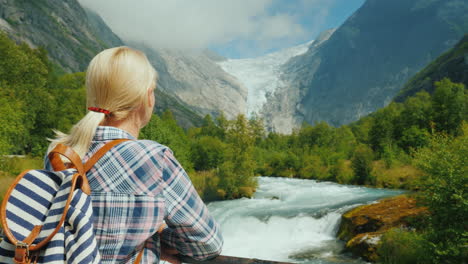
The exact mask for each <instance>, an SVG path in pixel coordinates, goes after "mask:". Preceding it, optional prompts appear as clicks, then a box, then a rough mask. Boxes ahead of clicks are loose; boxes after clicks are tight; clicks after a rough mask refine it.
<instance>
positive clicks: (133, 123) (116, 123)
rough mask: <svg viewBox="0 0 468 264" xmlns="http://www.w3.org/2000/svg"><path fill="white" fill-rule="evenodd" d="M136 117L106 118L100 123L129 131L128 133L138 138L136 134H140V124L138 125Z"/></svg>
mask: <svg viewBox="0 0 468 264" xmlns="http://www.w3.org/2000/svg"><path fill="white" fill-rule="evenodd" d="M136 119H137V118H131V117H129V118H125V119H123V120H114V119H112V118H108V119H107V118H106V119H105V120H104V122H102V125H104V126H112V127H116V128H119V129H122V130H124V131H126V132H127V133H129V134H130V135H132V136H134V137H135V138H138V134H140V129H141V126H140V125H139V123H140V122H138V120H136Z"/></svg>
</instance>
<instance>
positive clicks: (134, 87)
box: [46, 47, 223, 263]
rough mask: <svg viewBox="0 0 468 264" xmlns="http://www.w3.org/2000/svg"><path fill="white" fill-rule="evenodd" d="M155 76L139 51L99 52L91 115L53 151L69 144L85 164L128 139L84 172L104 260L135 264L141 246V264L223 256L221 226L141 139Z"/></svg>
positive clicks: (168, 154)
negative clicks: (106, 147) (108, 146)
mask: <svg viewBox="0 0 468 264" xmlns="http://www.w3.org/2000/svg"><path fill="white" fill-rule="evenodd" d="M156 79H157V73H156V71H155V70H154V69H153V67H152V66H151V64H150V63H149V61H148V59H147V58H146V56H145V55H144V54H143V53H142V52H140V51H137V50H133V49H131V48H128V47H118V48H112V49H107V50H104V51H102V52H101V53H99V54H98V55H97V56H96V57H94V59H93V60H92V61H91V63H90V65H89V67H88V70H87V73H86V88H87V106H88V109H89V110H90V111H89V112H88V113H87V114H86V116H85V117H83V119H81V120H80V121H79V122H78V123H77V124H76V125H74V126H73V128H72V129H71V131H70V134H68V135H67V134H63V133H57V138H56V139H54V140H52V143H51V146H50V148H49V149H52V148H53V147H54V146H55V145H57V144H59V143H62V144H64V145H67V146H70V147H72V148H73V149H74V150H75V151H76V152H77V153H78V154H79V155H80V157H81V158H82V160H83V162H86V161H87V160H88V159H89V158H90V157H91V156H92V155H93V154H94V153H96V152H97V150H99V149H100V148H101V147H102V146H103V145H104V144H105V143H107V142H109V141H111V140H114V139H129V140H128V141H125V142H123V143H120V144H119V145H117V146H116V147H114V148H112V149H111V150H110V151H109V152H107V154H106V155H105V156H104V157H103V158H101V159H100V160H99V161H98V163H96V165H95V166H94V167H93V169H91V170H90V171H89V172H88V174H87V177H88V181H89V184H90V186H91V190H92V194H91V196H92V200H93V212H94V218H95V219H94V229H95V234H96V238H97V241H98V245H99V249H100V253H101V258H102V263H115V262H118V263H133V262H134V261H135V259H136V256H137V255H138V252H139V250H140V249H141V248H142V247H143V246H144V253H143V258H142V263H158V262H159V260H160V259H161V258H162V259H166V260H169V261H170V262H171V263H180V262H179V261H178V259H177V258H176V257H175V256H174V255H173V254H181V255H185V256H189V257H192V258H194V259H198V260H203V259H207V258H211V257H214V256H217V255H218V254H219V253H220V251H221V247H222V243H223V240H222V237H221V234H220V230H219V227H218V225H217V223H216V222H215V221H214V220H213V218H212V217H211V216H210V214H209V212H208V210H207V208H206V206H205V205H204V203H203V202H202V200H201V199H200V197H199V196H198V194H197V192H196V191H195V189H194V187H193V185H192V183H191V182H190V179H189V178H188V176H187V174H186V173H185V171H184V170H183V168H182V167H181V166H180V164H179V163H178V162H177V160H176V159H175V158H174V156H173V154H172V151H171V150H170V149H169V148H167V147H166V146H163V145H160V144H158V143H157V142H154V141H150V140H137V138H138V134H139V131H140V129H141V128H143V127H144V126H145V125H146V124H147V123H148V122H149V120H150V118H151V115H152V113H153V107H154V104H155V98H154V89H155V88H156ZM46 168H48V169H50V165H49V164H48V162H46ZM164 227H165V228H164ZM162 228H164V229H162ZM160 229H161V230H162V232H158V230H160ZM161 245H162V246H163V248H166V250H163V252H162V254H161Z"/></svg>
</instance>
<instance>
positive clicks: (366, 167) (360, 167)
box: [351, 145, 374, 185]
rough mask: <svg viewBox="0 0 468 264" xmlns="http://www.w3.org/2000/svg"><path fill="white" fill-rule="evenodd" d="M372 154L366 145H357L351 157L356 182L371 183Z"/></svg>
mask: <svg viewBox="0 0 468 264" xmlns="http://www.w3.org/2000/svg"><path fill="white" fill-rule="evenodd" d="M373 160H374V154H373V152H372V149H370V148H369V147H367V146H366V145H359V146H358V147H357V148H356V151H355V152H354V155H353V158H352V159H351V167H352V168H353V171H354V175H355V177H354V182H355V183H356V184H360V185H362V184H366V183H371V171H372V161H373Z"/></svg>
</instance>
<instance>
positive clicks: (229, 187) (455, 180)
mask: <svg viewBox="0 0 468 264" xmlns="http://www.w3.org/2000/svg"><path fill="white" fill-rule="evenodd" d="M0 56H1V58H2V59H1V60H0V94H1V96H0V113H1V114H0V122H1V124H2V126H0V182H1V183H2V188H6V187H7V186H8V184H7V183H8V182H11V180H12V179H13V178H14V177H15V176H16V174H18V173H19V172H20V171H21V170H22V169H24V168H31V166H35V167H37V168H39V167H41V166H42V159H43V156H44V154H45V152H46V150H47V146H48V141H47V138H52V137H53V136H54V130H58V131H63V132H67V131H68V130H69V129H70V127H71V126H72V125H73V124H74V123H76V122H77V121H78V120H79V119H80V118H81V117H82V116H84V114H85V113H86V102H85V87H84V80H85V73H82V72H78V73H65V72H64V71H63V70H62V69H60V67H58V66H57V65H55V64H53V63H52V62H51V61H50V60H49V59H48V57H47V52H46V51H45V49H42V48H38V49H32V48H30V47H29V46H28V45H26V44H19V45H18V44H15V43H14V42H13V41H12V40H10V39H9V38H8V37H7V36H6V35H5V34H0ZM435 87H436V89H435V91H434V92H433V94H429V93H427V92H424V91H422V92H419V93H417V94H415V95H414V96H411V97H408V98H407V99H406V100H405V101H403V102H401V103H397V102H392V103H390V104H389V105H388V106H386V107H384V108H382V109H380V110H378V111H376V112H374V113H372V114H370V115H368V116H365V117H362V118H361V119H360V120H358V121H356V122H354V123H351V124H348V125H343V126H340V127H332V126H330V125H328V124H327V123H325V122H320V123H316V124H313V125H311V124H306V123H304V124H303V125H302V127H301V128H299V129H297V130H295V131H294V132H293V133H292V134H290V135H283V134H279V133H275V132H268V131H266V130H265V129H264V126H263V123H262V120H261V119H255V118H253V119H248V118H246V116H244V115H239V116H237V118H236V119H234V120H227V119H226V118H225V117H224V115H222V114H221V115H219V116H217V117H211V116H209V115H207V116H205V117H204V119H203V124H202V126H200V127H192V128H190V129H187V130H184V129H183V128H182V127H181V126H179V125H178V124H177V121H176V120H175V119H174V117H173V115H172V113H171V112H170V111H166V112H164V113H163V114H162V115H156V114H155V115H154V116H153V118H152V120H151V121H150V123H149V124H148V125H147V126H146V127H145V128H144V129H143V130H142V131H141V135H140V137H139V138H142V139H150V140H154V141H157V142H159V143H161V144H164V145H167V146H169V147H170V148H171V149H172V150H173V151H174V154H175V157H176V158H177V159H178V160H179V161H180V162H181V164H182V165H183V167H184V168H185V170H186V171H187V173H188V174H189V175H190V178H191V179H192V181H193V183H194V185H195V187H196V189H197V190H198V192H199V193H200V195H201V196H202V197H203V199H204V200H205V201H213V200H220V199H235V198H241V197H251V196H252V195H253V193H254V192H255V189H256V187H257V185H256V180H255V179H256V178H255V176H260V175H262V176H274V177H290V178H303V179H313V180H318V181H333V182H337V183H341V184H352V185H364V186H370V187H379V188H396V189H406V190H409V191H411V193H412V194H413V195H414V196H416V197H417V199H418V201H419V202H420V203H421V205H424V206H427V207H428V208H429V211H430V212H431V214H430V217H428V218H426V219H422V220H420V223H419V226H418V224H416V226H418V228H417V230H416V231H417V232H415V231H412V230H404V231H401V232H403V234H400V233H397V234H395V233H389V234H388V235H386V236H385V237H384V239H383V240H384V246H382V247H381V250H382V255H383V256H385V254H387V255H388V256H390V255H395V252H394V251H393V250H395V247H397V246H398V245H400V244H401V243H406V244H408V243H410V244H413V245H414V246H413V247H411V248H412V251H411V252H409V253H408V252H406V251H404V250H399V251H398V254H400V255H397V256H398V257H399V259H400V260H401V259H403V260H405V259H408V262H404V261H403V262H399V263H416V262H411V261H412V260H413V259H414V258H415V256H418V259H423V262H420V263H431V262H434V263H441V262H437V261H439V260H444V261H450V262H448V263H457V262H458V260H462V259H466V258H467V248H466V245H467V243H468V232H467V231H466V230H467V228H466V223H465V221H464V219H465V217H466V215H468V194H467V191H466V190H467V186H468V175H467V170H466V169H467V164H468V160H467V159H468V142H467V141H468V124H467V117H468V108H467V103H468V93H467V90H466V87H464V85H463V84H457V83H453V82H451V81H450V80H449V79H443V80H441V81H439V82H436V83H435ZM156 102H157V98H156ZM19 155H25V156H26V158H21V157H20V156H19ZM5 185H6V187H4V186H5ZM1 195H2V196H3V193H2V194H1ZM447 219H450V221H447ZM405 254H406V255H405ZM387 263H392V262H390V261H389V262H387ZM458 263H460V262H458Z"/></svg>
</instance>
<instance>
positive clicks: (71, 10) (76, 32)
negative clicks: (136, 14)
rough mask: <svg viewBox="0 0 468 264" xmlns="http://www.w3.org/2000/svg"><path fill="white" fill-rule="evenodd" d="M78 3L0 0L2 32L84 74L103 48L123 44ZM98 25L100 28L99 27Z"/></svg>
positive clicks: (71, 69) (98, 19) (65, 68)
mask: <svg viewBox="0 0 468 264" xmlns="http://www.w3.org/2000/svg"><path fill="white" fill-rule="evenodd" d="M88 14H91V12H88V13H87V12H86V10H84V9H83V8H82V7H81V5H80V4H79V3H78V2H77V1H76V0H40V1H19V0H0V29H1V30H2V31H5V32H7V34H8V35H9V36H10V37H11V38H13V39H14V40H16V41H17V42H19V41H22V42H26V43H27V44H29V45H30V46H31V47H44V48H45V49H46V50H47V51H48V52H49V54H50V58H51V59H52V60H53V61H54V62H55V63H56V64H57V65H60V66H61V67H62V68H63V69H64V70H66V71H68V72H76V71H84V70H85V69H86V67H87V65H88V63H89V61H90V60H91V59H92V58H93V57H94V55H96V53H98V52H99V51H101V50H102V49H105V48H108V47H111V46H120V45H122V41H121V40H120V39H119V38H118V37H117V36H116V35H115V34H113V33H112V31H111V30H110V29H109V28H108V27H107V26H106V25H105V24H104V23H103V22H102V20H100V18H98V17H97V15H94V16H91V17H88ZM96 24H99V27H96Z"/></svg>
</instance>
